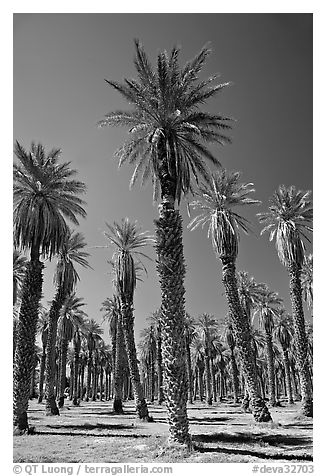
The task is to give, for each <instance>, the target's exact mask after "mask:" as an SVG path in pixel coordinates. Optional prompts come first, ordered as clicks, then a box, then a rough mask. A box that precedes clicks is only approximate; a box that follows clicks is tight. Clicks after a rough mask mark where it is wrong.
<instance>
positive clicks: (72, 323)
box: [58, 293, 86, 408]
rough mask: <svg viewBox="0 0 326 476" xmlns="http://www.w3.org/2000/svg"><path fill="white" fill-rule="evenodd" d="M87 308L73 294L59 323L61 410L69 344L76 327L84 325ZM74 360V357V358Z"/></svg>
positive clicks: (64, 307) (67, 299)
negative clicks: (83, 308)
mask: <svg viewBox="0 0 326 476" xmlns="http://www.w3.org/2000/svg"><path fill="white" fill-rule="evenodd" d="M83 306H85V303H84V302H83V299H82V298H78V297H77V296H76V294H75V293H71V294H70V295H69V296H68V297H67V298H66V300H65V302H64V303H63V306H62V308H61V311H60V318H59V322H58V334H59V346H60V363H59V378H58V380H59V392H58V393H59V395H58V396H59V408H60V407H63V404H64V391H65V388H66V367H67V354H68V346H69V342H70V341H71V339H72V338H73V335H74V330H75V328H76V327H79V326H80V325H82V323H83V321H84V319H85V317H86V313H85V312H84V311H83V310H82V307H83ZM72 359H73V357H72Z"/></svg>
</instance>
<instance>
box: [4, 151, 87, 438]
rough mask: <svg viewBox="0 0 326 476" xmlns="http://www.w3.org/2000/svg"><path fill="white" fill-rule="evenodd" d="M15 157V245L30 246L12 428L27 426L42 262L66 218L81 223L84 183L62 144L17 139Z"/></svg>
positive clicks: (55, 246)
mask: <svg viewBox="0 0 326 476" xmlns="http://www.w3.org/2000/svg"><path fill="white" fill-rule="evenodd" d="M15 155H16V159H17V162H15V163H14V214H13V215H14V245H15V247H16V248H17V249H19V250H24V251H29V255H30V259H29V261H28V263H27V265H26V273H25V277H24V281H23V284H22V298H21V306H20V312H19V324H18V336H17V347H16V352H15V364H14V428H15V429H14V431H15V433H17V434H19V433H22V432H25V431H28V419H27V409H28V395H29V382H30V374H31V371H32V367H33V354H34V344H35V337H36V327H37V318H38V310H39V305H40V300H41V295H42V282H43V276H42V270H43V263H42V262H41V261H40V258H41V257H42V256H43V257H48V258H50V259H51V258H52V257H53V256H54V255H55V254H57V253H58V252H59V251H60V248H61V246H62V243H63V240H64V237H65V235H66V233H67V225H66V221H65V218H67V219H68V220H70V221H71V222H72V223H74V224H76V225H78V220H77V217H78V216H79V215H80V216H82V217H85V215H86V212H85V210H84V208H83V206H82V205H83V204H84V202H83V200H82V199H81V198H80V197H79V196H78V195H80V194H81V193H84V192H85V185H84V183H82V182H79V181H77V180H75V179H74V175H76V171H75V170H73V169H71V168H70V163H69V162H65V163H61V164H60V163H59V157H60V150H59V149H53V150H52V151H50V152H49V153H48V154H46V152H45V150H44V147H43V146H42V145H41V144H38V145H35V144H32V146H31V151H30V152H29V153H28V152H26V151H25V149H24V148H23V147H22V146H21V145H20V144H19V142H16V144H15Z"/></svg>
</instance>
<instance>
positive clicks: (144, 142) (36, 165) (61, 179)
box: [14, 41, 312, 446]
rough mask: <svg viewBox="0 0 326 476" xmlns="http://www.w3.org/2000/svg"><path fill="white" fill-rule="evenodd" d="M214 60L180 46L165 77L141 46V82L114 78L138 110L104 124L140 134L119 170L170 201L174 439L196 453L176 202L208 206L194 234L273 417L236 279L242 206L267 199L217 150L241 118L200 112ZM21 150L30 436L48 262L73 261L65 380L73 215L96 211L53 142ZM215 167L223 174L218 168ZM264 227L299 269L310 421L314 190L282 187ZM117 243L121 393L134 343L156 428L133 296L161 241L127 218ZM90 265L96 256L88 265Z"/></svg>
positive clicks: (212, 83) (162, 221)
mask: <svg viewBox="0 0 326 476" xmlns="http://www.w3.org/2000/svg"><path fill="white" fill-rule="evenodd" d="M209 54H210V50H209V49H208V48H207V47H204V48H203V49H202V50H201V51H200V52H199V54H197V55H196V56H195V58H194V59H193V60H191V61H189V62H188V63H186V65H185V66H184V67H180V66H179V61H178V56H179V50H178V49H177V48H173V50H172V51H171V53H170V55H169V54H168V53H167V52H161V53H159V55H158V58H157V67H156V69H155V70H154V69H153V68H152V66H151V64H150V62H149V60H148V58H147V55H146V54H145V51H144V49H143V47H142V46H141V45H140V43H139V42H138V41H136V56H135V66H136V70H137V75H138V77H137V80H133V79H132V80H130V79H126V80H125V81H124V83H118V82H115V81H111V80H107V83H108V84H109V85H110V86H111V87H113V88H114V89H115V90H117V91H118V92H119V93H120V94H121V95H122V96H123V97H124V98H125V99H127V101H128V102H129V104H131V105H132V109H131V110H130V111H127V112H124V111H120V110H119V111H115V112H111V113H109V114H107V115H106V116H105V119H103V120H102V121H100V123H99V126H101V127H103V126H127V127H128V128H129V138H128V140H127V142H126V143H125V144H124V145H123V146H122V147H121V148H120V149H119V150H118V152H117V157H118V158H119V164H120V165H121V164H123V163H124V162H129V163H131V164H133V165H136V167H135V170H134V173H133V176H132V179H131V185H133V184H134V183H135V181H136V180H137V178H138V177H139V176H141V178H142V183H144V182H146V180H148V179H151V180H152V183H153V188H154V198H155V199H158V200H159V201H160V203H159V206H158V210H159V217H158V219H157V220H155V222H154V223H155V227H156V231H155V248H156V253H157V259H156V263H157V265H156V269H157V273H158V277H159V282H160V287H161V303H160V314H159V315H160V317H159V321H160V326H161V352H162V361H163V363H164V365H163V377H160V378H162V380H163V382H164V385H163V387H164V398H165V401H166V405H167V410H168V422H169V432H170V440H171V441H174V442H180V443H185V444H187V445H188V446H191V436H190V433H189V425H188V418H187V391H188V375H187V367H186V366H185V362H186V353H187V350H186V343H187V338H185V333H184V329H185V328H186V313H185V298H184V295H185V288H184V278H185V260H184V253H183V243H182V218H181V214H180V212H179V210H178V209H177V208H176V203H177V204H178V205H179V204H180V202H181V199H182V198H183V197H184V196H186V195H187V194H188V193H193V194H195V195H196V200H195V201H193V202H192V203H191V206H192V208H193V209H194V210H199V214H198V215H197V216H196V217H195V218H193V220H192V221H191V223H190V224H189V226H188V227H189V228H190V229H195V228H197V227H198V226H202V227H205V226H207V227H208V236H209V237H210V238H211V241H212V245H213V251H214V252H215V254H216V256H217V257H218V258H219V260H220V262H221V264H222V282H223V285H224V288H225V295H226V298H227V302H228V308H229V324H230V328H231V330H232V335H233V338H234V343H235V347H236V349H237V354H238V358H239V361H240V362H241V372H242V375H243V378H244V381H245V387H246V392H247V394H248V397H249V398H250V402H251V407H252V412H253V415H254V418H255V420H256V421H270V420H271V415H270V412H269V409H268V408H267V406H266V403H265V401H264V399H263V398H262V395H261V392H260V388H259V380H258V376H257V364H256V360H255V354H254V351H253V347H252V340H251V330H250V319H249V317H250V315H249V313H248V306H249V307H250V305H249V303H247V307H246V306H245V305H244V304H243V302H242V299H245V298H241V295H240V293H239V292H238V280H237V272H236V259H237V256H238V251H239V232H240V231H243V232H245V233H248V232H249V228H248V221H247V220H246V218H244V217H243V216H241V215H239V214H238V213H237V212H236V211H235V210H234V209H235V207H238V206H246V205H248V206H249V205H256V204H258V203H259V201H258V200H256V199H253V198H252V193H253V192H254V189H253V187H252V184H244V183H241V182H240V180H239V179H240V174H239V173H238V172H236V173H234V172H232V173H230V172H227V171H226V170H225V169H223V168H221V167H220V163H219V162H218V160H217V159H216V158H215V156H214V155H213V154H212V152H211V151H210V149H209V148H208V147H207V144H208V143H217V144H221V145H223V144H225V143H228V142H230V138H229V136H228V135H226V134H227V132H228V131H229V130H230V128H231V124H232V120H231V119H230V118H228V117H225V116H224V115H221V114H210V113H208V112H204V111H200V110H199V107H200V106H201V104H203V103H205V102H206V101H207V99H209V98H212V97H214V96H215V95H217V94H218V93H219V92H220V91H221V90H223V89H224V88H225V87H226V86H228V84H229V83H223V84H216V79H217V76H212V77H209V78H208V79H206V80H199V74H200V72H201V70H202V68H203V66H204V64H205V62H206V59H207V58H208V56H209ZM15 153H16V157H17V159H18V164H15V166H14V167H15V168H14V200H15V205H14V241H15V245H16V247H17V248H19V249H22V250H24V251H26V252H29V255H30V259H29V261H28V263H27V265H26V273H25V277H24V281H23V284H22V293H21V296H22V297H21V305H20V311H19V318H18V326H17V332H16V334H17V338H16V350H15V365H14V424H15V426H16V428H18V429H19V430H20V431H21V430H25V429H26V428H28V423H27V405H28V390H29V388H28V385H29V380H30V374H31V370H32V355H33V352H34V344H35V334H36V326H37V315H38V308H39V304H40V299H41V294H42V269H43V262H42V261H41V260H40V258H42V257H43V258H50V259H51V258H52V257H53V256H55V255H57V256H59V260H61V261H62V266H61V271H60V273H59V276H58V278H56V286H57V288H56V295H55V297H54V299H53V302H52V304H51V308H50V323H49V331H48V337H47V345H48V347H49V352H48V353H47V357H46V358H47V360H46V368H47V370H48V371H47V375H51V376H53V375H54V373H53V367H54V357H53V356H54V353H53V351H51V350H53V346H54V342H55V339H54V335H55V330H56V326H57V322H58V316H59V314H60V309H61V308H62V306H63V303H64V301H65V299H66V297H67V294H69V292H71V290H72V289H74V286H75V280H76V275H75V274H74V273H71V269H70V262H69V259H67V261H65V259H66V258H64V257H63V256H65V255H64V251H63V250H64V241H65V240H67V237H68V236H69V233H70V232H69V229H68V225H67V224H66V219H68V220H70V221H71V222H72V223H73V224H74V225H77V224H78V217H79V216H82V217H85V215H86V212H85V210H84V208H83V206H84V202H83V201H82V199H81V198H80V197H79V195H80V194H82V193H84V192H85V185H84V184H83V183H81V182H78V181H77V180H74V179H72V176H73V175H75V173H76V172H75V171H73V170H71V169H70V164H69V163H64V164H61V165H59V163H58V157H59V151H58V150H54V151H51V152H50V153H49V154H47V155H46V154H45V152H44V149H43V147H42V146H40V145H39V146H35V145H32V150H31V152H30V153H29V154H28V153H27V152H26V151H25V150H24V149H23V148H22V146H21V145H20V144H19V143H16V148H15ZM206 162H209V163H210V164H211V165H212V166H213V167H214V168H215V169H216V170H217V171H210V170H209V168H208V167H207V166H206ZM217 167H220V168H217ZM215 169H214V170H215ZM259 220H260V222H261V223H263V224H264V225H265V227H264V229H263V231H262V232H267V231H269V232H270V240H271V241H272V240H273V239H275V242H276V248H277V252H278V254H279V257H280V260H281V262H282V264H284V265H285V266H286V267H287V269H288V272H289V276H290V295H291V303H292V318H293V328H294V342H295V350H296V361H297V367H298V372H299V378H300V389H301V395H302V408H303V412H304V413H305V414H306V415H309V416H311V415H312V389H311V382H310V374H309V366H308V339H307V335H306V330H305V321H304V313H303V306H302V285H301V276H302V267H303V264H304V259H305V254H304V244H303V239H305V238H308V237H307V235H306V233H307V232H308V233H309V232H311V231H312V229H311V222H312V205H311V201H310V196H309V192H305V193H304V192H301V191H298V190H296V189H295V187H289V188H287V187H285V186H281V187H280V188H279V189H278V190H277V191H276V192H275V193H274V195H273V197H272V198H271V203H270V206H269V209H268V211H267V212H265V213H261V214H259ZM70 236H71V233H70ZM106 236H107V238H108V240H109V242H110V243H111V244H112V245H113V246H114V247H115V254H114V256H113V260H112V265H113V272H114V295H115V298H114V299H116V301H117V308H118V316H119V318H118V319H117V324H116V336H115V339H116V341H115V353H116V355H115V356H114V357H115V358H114V361H115V364H114V376H115V378H114V385H115V386H116V387H117V390H116V394H117V392H118V387H119V375H121V372H120V371H119V366H120V365H121V359H119V358H118V353H119V352H120V350H121V347H122V345H120V344H121V343H122V340H123V339H124V342H125V346H126V351H127V356H128V362H129V369H130V376H131V379H132V385H133V391H134V394H135V403H136V409H137V412H138V414H139V416H140V417H141V418H144V419H147V420H150V417H149V415H148V409H147V404H146V400H145V398H144V392H143V387H142V385H141V382H140V371H139V365H138V363H137V359H136V349H135V343H134V335H133V322H134V314H133V295H134V291H135V287H136V282H137V281H136V278H137V269H139V267H141V268H143V267H144V266H143V264H142V262H141V257H142V256H143V255H142V254H140V253H142V251H140V250H141V248H142V247H143V246H145V245H147V244H149V243H150V242H151V241H153V240H152V238H151V237H150V236H149V235H148V234H144V233H142V232H141V231H140V230H139V229H137V226H136V225H135V224H133V223H132V222H130V221H129V220H128V219H125V220H123V221H122V224H118V223H115V224H113V226H111V225H108V232H107V235H106ZM81 248H82V249H83V248H84V247H83V246H82V247H81ZM135 252H137V254H135ZM84 253H85V251H84ZM85 257H86V254H84V255H83V259H85ZM139 258H140V259H139ZM80 264H83V265H85V263H80ZM68 276H70V278H69V280H67V277H68ZM270 297H271V299H272V298H273V296H270ZM274 297H275V296H274ZM264 312H265V311H264ZM267 320H268V319H267ZM266 322H267V321H266ZM267 328H268V325H267V327H266V329H267ZM267 333H268V332H267ZM267 340H268V339H267ZM267 340H266V342H267ZM205 359H206V367H207V365H208V364H207V362H209V360H210V359H211V356H210V355H209V354H207V355H206V354H205ZM207 368H208V367H207ZM206 373H208V370H206ZM27 382H28V385H27ZM120 387H121V386H120ZM46 389H47V390H46V392H47V394H48V397H47V399H48V400H47V406H48V408H49V410H51V411H56V410H55V400H54V398H53V382H52V381H49V382H47V384H46Z"/></svg>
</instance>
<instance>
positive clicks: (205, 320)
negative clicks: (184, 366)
mask: <svg viewBox="0 0 326 476" xmlns="http://www.w3.org/2000/svg"><path fill="white" fill-rule="evenodd" d="M196 327H197V329H198V334H199V336H200V337H201V339H202V341H203V345H204V349H205V378H206V402H207V405H212V367H211V360H212V355H211V354H212V339H213V334H214V332H216V330H217V323H216V320H215V318H214V316H212V315H211V314H207V313H203V314H201V315H200V316H199V317H198V319H197V320H196Z"/></svg>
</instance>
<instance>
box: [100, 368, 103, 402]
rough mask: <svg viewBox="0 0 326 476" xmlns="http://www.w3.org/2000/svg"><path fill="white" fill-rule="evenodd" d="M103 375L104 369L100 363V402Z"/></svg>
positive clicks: (101, 398)
mask: <svg viewBox="0 0 326 476" xmlns="http://www.w3.org/2000/svg"><path fill="white" fill-rule="evenodd" d="M103 377H104V370H103V367H102V365H101V367H100V401H101V402H102V401H103V388H104V387H103Z"/></svg>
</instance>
